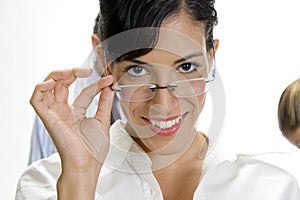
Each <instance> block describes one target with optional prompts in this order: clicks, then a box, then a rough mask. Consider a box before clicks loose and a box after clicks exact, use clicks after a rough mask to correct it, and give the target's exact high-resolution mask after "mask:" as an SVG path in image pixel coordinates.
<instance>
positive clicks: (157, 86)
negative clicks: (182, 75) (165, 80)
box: [150, 84, 177, 93]
mask: <svg viewBox="0 0 300 200" xmlns="http://www.w3.org/2000/svg"><path fill="white" fill-rule="evenodd" d="M176 87H177V85H166V86H159V85H154V84H153V85H152V86H150V90H151V92H152V93H155V92H156V90H161V89H169V90H171V91H172V92H174V91H175V88H176Z"/></svg>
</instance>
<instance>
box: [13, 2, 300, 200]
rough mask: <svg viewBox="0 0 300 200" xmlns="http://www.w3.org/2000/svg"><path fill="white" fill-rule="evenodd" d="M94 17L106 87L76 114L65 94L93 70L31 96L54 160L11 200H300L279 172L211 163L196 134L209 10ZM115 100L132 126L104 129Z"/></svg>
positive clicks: (123, 5)
mask: <svg viewBox="0 0 300 200" xmlns="http://www.w3.org/2000/svg"><path fill="white" fill-rule="evenodd" d="M100 11H101V17H100V21H99V27H100V28H99V31H98V37H99V39H100V40H98V38H97V37H95V38H94V43H93V44H94V48H95V51H97V54H98V57H99V63H102V66H103V67H104V68H105V71H106V73H107V77H105V78H102V79H101V80H99V81H97V82H95V83H94V84H92V85H90V86H89V87H87V88H85V89H84V90H83V91H82V92H81V94H80V95H79V97H78V98H77V99H76V100H75V101H74V103H73V105H69V104H68V103H67V99H68V98H67V97H68V87H69V85H71V84H72V83H73V82H74V81H75V79H76V78H79V77H87V76H88V75H89V74H90V73H91V71H90V70H88V69H72V70H65V71H54V72H52V73H50V74H49V75H48V77H47V78H46V79H45V81H44V82H43V83H40V84H38V85H37V86H36V89H35V91H34V93H33V95H32V98H31V101H30V102H31V104H32V105H33V107H34V109H35V110H36V112H37V114H38V115H39V116H40V118H41V119H42V121H43V123H44V124H45V126H46V128H47V130H48V131H49V133H50V135H51V137H52V139H53V141H54V143H55V145H56V147H57V150H58V153H59V157H58V156H57V155H54V156H52V157H50V158H48V159H46V160H42V161H39V162H37V163H34V164H33V165H31V166H30V167H29V168H28V169H27V170H26V172H25V173H24V174H23V175H22V177H21V179H20V181H19V184H18V190H17V196H16V199H43V198H44V199H55V198H57V197H58V198H59V199H94V198H95V199H172V200H174V199H175V200H176V199H180V200H184V199H241V198H242V199H251V200H253V199H264V200H266V199H272V200H274V199H298V198H299V191H298V186H297V184H296V183H295V180H294V179H293V178H292V177H290V176H289V175H288V174H287V173H285V172H283V171H281V170H279V169H277V168H276V167H273V166H270V165H268V164H265V163H261V162H259V161H256V160H253V159H250V158H247V157H240V158H238V159H236V160H234V161H232V162H231V161H229V160H228V157H224V156H222V155H221V154H219V153H214V152H213V153H210V154H207V149H208V146H209V139H208V138H207V137H206V136H205V135H204V134H202V133H200V132H198V131H196V130H195V128H194V125H195V122H196V120H197V118H198V116H199V114H200V113H201V111H202V108H203V105H204V102H205V93H206V91H207V88H208V87H207V84H208V82H211V81H213V79H214V56H215V51H216V50H217V48H218V43H219V42H218V40H216V39H215V40H214V39H213V26H214V25H215V24H216V22H217V13H216V11H215V9H214V1H210V0H204V1H198V0H197V1H196V0H194V1H192V0H190V1H179V0H169V1H165V0H154V1H138V0H131V1H125V0H116V1H113V0H101V1H100ZM109 74H110V75H109ZM99 92H101V95H100V99H99V105H98V110H97V112H96V114H95V116H94V117H93V118H86V117H85V112H86V108H87V107H88V106H89V104H90V103H91V101H92V99H93V97H94V96H95V95H96V94H98V93H99ZM114 95H116V96H117V97H118V98H119V100H120V104H121V107H122V111H123V112H124V114H125V116H126V118H127V119H128V121H127V122H124V121H117V122H116V123H115V124H114V125H113V126H112V127H110V123H109V122H110V113H111V108H112V102H113V97H114ZM265 186H267V187H265ZM262 187H264V189H263V190H262V189H261V188H262ZM275 189H276V190H275ZM39 195H40V196H39ZM56 195H57V196H56Z"/></svg>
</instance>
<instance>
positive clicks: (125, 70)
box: [123, 65, 148, 77]
mask: <svg viewBox="0 0 300 200" xmlns="http://www.w3.org/2000/svg"><path fill="white" fill-rule="evenodd" d="M135 67H141V68H143V70H145V71H146V72H147V73H148V71H147V70H146V68H145V67H143V66H141V65H129V66H127V67H125V69H124V70H123V72H124V73H128V74H129V75H131V76H134V77H139V76H136V75H134V74H131V73H130V72H129V70H131V69H133V68H135Z"/></svg>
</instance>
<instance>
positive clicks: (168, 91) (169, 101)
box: [152, 87, 179, 115]
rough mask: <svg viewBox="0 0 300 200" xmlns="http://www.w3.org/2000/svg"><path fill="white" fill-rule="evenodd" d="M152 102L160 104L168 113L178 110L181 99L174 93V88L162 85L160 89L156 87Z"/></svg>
mask: <svg viewBox="0 0 300 200" xmlns="http://www.w3.org/2000/svg"><path fill="white" fill-rule="evenodd" d="M152 104H154V105H155V104H158V105H160V106H161V107H162V108H163V109H164V110H165V112H166V114H167V115H168V114H170V113H172V112H174V110H176V108H177V107H178V105H179V101H178V98H177V97H176V96H174V95H173V94H172V88H168V87H160V88H159V89H156V94H155V96H154V98H153V99H152Z"/></svg>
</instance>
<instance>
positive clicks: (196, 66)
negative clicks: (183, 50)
mask: <svg viewBox="0 0 300 200" xmlns="http://www.w3.org/2000/svg"><path fill="white" fill-rule="evenodd" d="M184 65H191V66H195V67H194V69H193V70H192V71H191V72H182V73H192V72H194V71H195V70H196V68H199V67H201V66H202V64H200V63H198V62H186V63H183V64H181V65H180V66H179V67H178V68H177V71H179V70H178V69H179V68H180V67H182V66H184Z"/></svg>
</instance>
